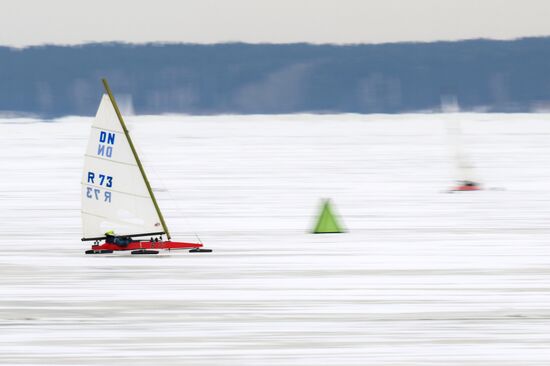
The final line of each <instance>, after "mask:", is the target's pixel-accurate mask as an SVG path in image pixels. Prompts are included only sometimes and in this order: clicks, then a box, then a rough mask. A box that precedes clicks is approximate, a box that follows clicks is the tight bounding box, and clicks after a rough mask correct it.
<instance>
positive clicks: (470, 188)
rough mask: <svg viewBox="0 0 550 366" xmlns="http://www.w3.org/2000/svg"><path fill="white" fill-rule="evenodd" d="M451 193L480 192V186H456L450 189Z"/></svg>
mask: <svg viewBox="0 0 550 366" xmlns="http://www.w3.org/2000/svg"><path fill="white" fill-rule="evenodd" d="M452 190H453V191H458V192H467V191H480V190H481V187H480V186H458V187H455V188H453V189H452Z"/></svg>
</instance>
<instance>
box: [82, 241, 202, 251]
mask: <svg viewBox="0 0 550 366" xmlns="http://www.w3.org/2000/svg"><path fill="white" fill-rule="evenodd" d="M201 247H202V244H197V243H181V242H176V241H158V242H155V241H133V242H131V243H129V244H128V245H126V246H120V245H116V244H112V243H104V244H100V245H92V249H93V250H114V251H120V250H137V249H159V250H174V249H194V248H201Z"/></svg>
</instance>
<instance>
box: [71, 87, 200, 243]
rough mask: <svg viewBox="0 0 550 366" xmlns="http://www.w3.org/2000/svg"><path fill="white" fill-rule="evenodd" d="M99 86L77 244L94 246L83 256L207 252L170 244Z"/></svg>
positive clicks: (111, 102)
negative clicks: (91, 242) (100, 94)
mask: <svg viewBox="0 0 550 366" xmlns="http://www.w3.org/2000/svg"><path fill="white" fill-rule="evenodd" d="M102 81H103V86H104V87H105V91H106V94H103V96H102V98H101V103H100V104H99V108H98V111H97V114H96V116H95V119H94V122H93V124H92V128H91V132H90V138H89V140H88V147H87V149H86V154H85V157H84V170H83V174H82V193H81V195H82V231H83V238H82V241H93V244H92V247H91V249H89V250H86V252H85V253H86V254H105V253H113V252H120V251H130V252H131V253H132V254H158V253H159V251H161V250H176V249H179V250H189V251H190V252H210V251H211V250H209V249H204V248H203V244H202V243H187V242H177V241H172V240H171V236H170V231H169V230H168V226H167V225H166V222H165V220H164V217H163V215H162V212H161V210H160V207H159V205H158V203H157V200H156V198H155V195H154V193H153V190H152V188H151V185H150V184H149V180H148V179H147V175H146V174H145V169H144V168H143V165H142V163H141V161H140V159H139V156H138V154H137V152H136V149H135V147H134V144H133V142H132V139H131V137H130V134H129V132H128V129H127V128H126V124H125V123H124V119H123V118H122V114H121V113H120V110H119V108H118V106H117V103H116V101H115V98H114V96H113V93H112V92H111V89H110V88H109V84H108V83H107V80H105V79H103V80H102ZM165 238H166V239H165Z"/></svg>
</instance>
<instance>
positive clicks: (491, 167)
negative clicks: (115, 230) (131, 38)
mask: <svg viewBox="0 0 550 366" xmlns="http://www.w3.org/2000/svg"><path fill="white" fill-rule="evenodd" d="M453 119H459V120H462V121H463V125H462V126H463V131H464V141H465V145H466V149H467V151H468V154H469V155H470V157H471V160H472V161H473V162H474V164H475V166H476V171H477V173H478V175H479V176H480V178H481V179H482V182H483V183H484V184H485V186H487V187H490V188H491V187H492V188H499V189H490V190H485V191H481V192H471V193H459V194H446V193H444V191H445V190H446V189H448V188H449V187H450V186H451V182H452V179H453V178H452V172H453V170H452V164H451V161H450V156H451V154H450V151H449V148H448V144H447V136H446V125H445V124H446V121H449V120H453ZM127 122H128V124H129V126H130V129H131V133H132V135H133V137H134V141H135V143H136V144H137V146H138V149H139V151H140V153H141V157H142V159H143V160H144V164H145V167H146V170H147V171H148V175H149V177H150V180H151V181H152V185H153V186H154V188H155V189H156V191H157V196H158V199H159V201H160V205H161V207H162V208H163V211H164V215H165V217H166V219H167V223H168V226H169V227H170V228H171V231H172V232H173V236H174V239H182V240H193V237H194V235H193V232H197V233H199V235H200V238H201V239H202V241H203V242H204V243H205V245H206V246H207V247H209V248H212V249H213V250H214V253H211V254H189V253H183V252H181V253H173V252H172V253H171V254H169V255H159V256H156V257H155V256H151V257H139V256H137V257H132V256H128V255H125V256H86V255H84V254H83V252H84V250H85V249H87V244H85V243H82V242H81V241H80V237H81V232H80V196H79V195H80V176H81V173H82V171H81V170H82V162H83V154H84V150H85V145H86V141H87V138H88V133H89V128H90V123H91V119H89V118H65V119H61V120H57V121H37V120H31V119H25V118H23V119H17V120H16V119H3V120H0V146H1V147H0V151H1V155H2V159H1V160H0V171H1V174H2V175H1V178H0V202H1V207H2V209H1V210H0V229H1V232H2V236H1V239H0V241H1V245H2V249H3V250H2V252H0V364H3V365H4V364H6V365H8V364H21V365H39V364H40V365H43V364H56V365H199V366H200V365H335V366H336V365H377V366H380V365H499V366H505V365H518V366H520V365H521V366H524V365H541V366H542V365H544V366H547V365H549V364H550V184H549V182H550V115H544V114H534V115H496V114H495V115H485V114H462V115H437V114H432V115H399V116H376V115H374V116H354V115H336V116H308V115H303V116H302V115H296V116H274V117H263V116H247V117H240V116H224V117H186V116H161V117H129V118H127ZM500 188H502V189H500ZM324 197H330V198H331V199H332V200H333V202H334V204H335V207H336V210H337V212H338V213H339V214H340V215H341V216H342V219H343V222H344V225H345V226H346V227H347V228H348V230H349V232H348V233H346V234H341V235H311V234H308V232H307V231H308V230H309V229H310V228H311V227H312V225H313V222H314V216H315V214H316V212H317V210H318V209H319V204H320V199H321V198H324Z"/></svg>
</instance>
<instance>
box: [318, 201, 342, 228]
mask: <svg viewBox="0 0 550 366" xmlns="http://www.w3.org/2000/svg"><path fill="white" fill-rule="evenodd" d="M343 232H345V230H344V228H343V227H342V226H341V225H340V223H339V222H338V219H337V217H336V215H335V214H334V212H332V208H331V204H330V200H325V201H324V202H323V206H322V208H321V214H320V215H319V218H318V219H317V225H315V228H314V229H313V234H337V233H343Z"/></svg>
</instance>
